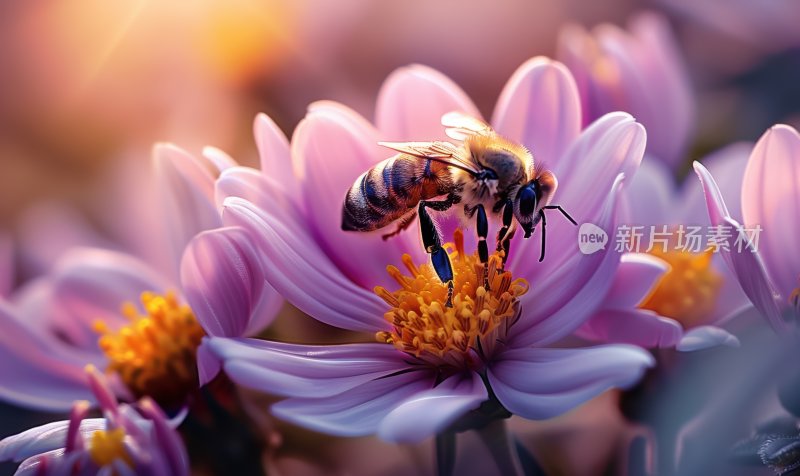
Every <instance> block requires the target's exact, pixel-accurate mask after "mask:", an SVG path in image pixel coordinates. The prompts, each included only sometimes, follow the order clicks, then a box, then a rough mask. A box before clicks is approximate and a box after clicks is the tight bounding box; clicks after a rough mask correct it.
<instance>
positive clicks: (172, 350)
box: [94, 292, 205, 408]
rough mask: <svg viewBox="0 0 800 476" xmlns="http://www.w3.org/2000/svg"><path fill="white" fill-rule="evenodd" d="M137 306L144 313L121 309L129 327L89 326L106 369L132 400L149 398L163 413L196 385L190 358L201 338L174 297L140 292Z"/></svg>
mask: <svg viewBox="0 0 800 476" xmlns="http://www.w3.org/2000/svg"><path fill="white" fill-rule="evenodd" d="M141 301H142V304H143V306H144V311H145V313H144V314H139V310H138V309H137V308H136V306H135V305H134V304H133V303H131V302H128V303H125V304H124V305H123V306H122V313H123V314H124V315H125V317H126V318H127V319H128V320H129V321H130V323H129V324H128V325H127V326H124V327H122V328H121V329H119V330H117V331H111V330H110V329H109V328H108V326H107V325H106V324H105V323H104V322H102V321H96V322H95V323H94V329H95V331H96V332H97V333H98V334H100V339H99V345H100V349H102V351H103V352H104V353H105V354H106V356H107V357H108V360H109V364H108V367H107V369H106V370H107V371H112V372H116V373H117V374H118V375H119V376H120V378H121V379H122V381H123V383H124V384H125V385H126V386H127V388H128V389H129V390H130V391H131V392H132V393H133V394H134V396H136V397H137V398H139V397H142V396H145V395H148V396H150V397H152V398H153V399H154V400H155V401H156V402H158V403H159V404H161V405H162V406H166V407H168V408H169V407H173V406H178V405H181V404H182V403H183V401H184V400H185V398H186V395H187V393H188V392H189V391H191V390H192V389H194V388H195V387H197V385H198V377H197V364H196V361H195V354H196V351H197V347H198V346H199V345H200V340H201V339H202V338H203V336H204V335H205V333H204V332H203V329H202V327H200V324H198V323H197V320H196V319H195V317H194V314H193V313H192V310H191V309H190V308H189V306H187V305H185V304H180V303H179V302H178V300H177V298H176V297H175V294H174V293H171V292H170V293H167V294H166V295H158V294H154V293H151V292H145V293H142V296H141Z"/></svg>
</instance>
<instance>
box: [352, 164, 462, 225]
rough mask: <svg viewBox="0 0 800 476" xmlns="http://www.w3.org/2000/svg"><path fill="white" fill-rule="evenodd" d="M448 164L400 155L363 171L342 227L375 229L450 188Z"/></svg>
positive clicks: (354, 185)
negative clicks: (420, 202)
mask: <svg viewBox="0 0 800 476" xmlns="http://www.w3.org/2000/svg"><path fill="white" fill-rule="evenodd" d="M450 184H452V181H451V180H450V174H449V171H448V170H447V167H446V166H444V165H443V164H440V163H436V162H432V161H430V160H421V159H419V158H418V157H412V156H408V155H403V154H401V155H398V156H395V157H392V158H389V159H386V160H384V161H383V162H380V163H379V164H377V165H376V166H375V167H373V168H371V169H369V170H368V171H366V172H364V173H363V174H361V176H360V177H358V178H357V179H356V181H355V183H353V185H352V186H351V187H350V190H348V191H347V196H346V197H345V201H344V208H343V210H342V229H343V230H347V231H372V230H377V229H379V228H383V227H384V226H386V225H388V224H390V223H391V222H393V221H395V220H397V219H399V218H400V217H402V216H403V215H405V214H406V213H408V211H409V209H411V208H414V207H416V205H417V204H418V203H419V201H420V200H424V199H428V198H433V197H435V196H438V195H442V194H445V193H447V192H448V191H449V187H450V186H451V185H450Z"/></svg>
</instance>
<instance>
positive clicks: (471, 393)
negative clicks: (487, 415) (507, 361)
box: [378, 372, 489, 443]
mask: <svg viewBox="0 0 800 476" xmlns="http://www.w3.org/2000/svg"><path fill="white" fill-rule="evenodd" d="M487 398H489V395H488V393H487V391H486V385H484V383H483V381H482V380H481V378H480V376H479V375H478V374H476V373H473V372H470V373H469V374H468V375H466V376H465V375H454V376H452V377H450V378H448V379H447V380H445V381H444V382H442V383H440V384H439V385H437V386H436V387H434V388H432V389H430V390H427V391H424V392H419V393H417V394H415V395H414V396H412V397H411V398H409V399H408V400H406V401H405V402H403V403H402V404H400V405H399V406H398V407H397V408H395V409H394V410H392V411H391V412H390V413H389V414H388V415H386V418H384V419H383V421H381V423H380V426H379V427H378V436H380V437H381V438H383V439H384V440H386V441H392V442H396V443H417V442H419V441H422V440H424V439H425V438H428V437H430V436H433V435H436V434H437V433H439V432H441V431H442V430H444V429H446V428H447V427H448V426H449V425H450V424H452V423H453V422H454V421H456V420H457V419H458V418H459V417H460V416H462V415H464V414H465V413H466V412H468V411H469V410H474V409H476V408H478V406H480V404H481V402H483V401H485V400H486V399H487Z"/></svg>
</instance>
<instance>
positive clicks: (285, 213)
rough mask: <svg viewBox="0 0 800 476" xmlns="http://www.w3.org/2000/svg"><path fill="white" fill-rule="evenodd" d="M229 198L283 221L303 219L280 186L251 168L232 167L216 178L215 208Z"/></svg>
mask: <svg viewBox="0 0 800 476" xmlns="http://www.w3.org/2000/svg"><path fill="white" fill-rule="evenodd" d="M228 197H238V198H243V199H245V200H248V201H250V202H253V203H254V204H256V205H258V206H260V207H261V208H263V209H264V210H269V212H270V213H271V214H272V215H275V216H279V217H280V218H281V219H283V220H284V221H290V220H291V221H294V222H299V221H300V220H301V219H302V216H303V212H302V211H301V210H300V208H298V205H297V204H296V202H294V201H293V200H292V198H291V197H290V196H289V195H288V194H287V191H286V189H285V187H284V185H283V184H281V183H278V182H276V181H275V180H274V179H272V178H270V177H268V176H266V175H264V174H263V173H262V172H260V171H258V170H255V169H252V168H250V167H231V168H230V169H228V170H225V171H224V172H223V173H222V174H221V175H220V176H219V178H218V179H217V182H216V192H215V200H216V203H217V206H218V207H220V208H222V207H223V206H224V204H225V199H227V198H228Z"/></svg>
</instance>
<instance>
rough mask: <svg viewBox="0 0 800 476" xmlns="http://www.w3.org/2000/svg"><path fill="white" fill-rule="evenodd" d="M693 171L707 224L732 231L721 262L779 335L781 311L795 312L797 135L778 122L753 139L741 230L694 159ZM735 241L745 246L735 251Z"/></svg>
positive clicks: (799, 265)
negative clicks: (701, 196) (756, 238)
mask: <svg viewBox="0 0 800 476" xmlns="http://www.w3.org/2000/svg"><path fill="white" fill-rule="evenodd" d="M694 169H695V172H697V175H698V176H699V177H700V181H701V183H702V185H703V190H704V192H705V198H706V206H707V208H708V215H709V218H710V220H711V224H712V225H716V226H727V227H729V229H730V230H731V236H730V238H729V239H728V240H727V244H728V247H727V248H728V249H727V250H722V251H721V252H722V255H723V257H724V258H725V262H726V263H727V264H728V266H729V267H730V269H731V272H732V273H733V275H734V276H735V277H736V279H737V280H738V282H739V284H740V285H741V287H742V290H743V291H744V292H745V294H746V295H747V297H748V298H750V301H752V303H753V305H754V306H755V307H756V308H757V309H758V310H759V311H760V312H761V313H762V314H763V315H764V316H765V317H766V318H767V320H768V321H769V322H770V324H772V326H773V327H774V328H775V329H776V330H777V331H778V332H780V333H784V332H785V331H786V329H787V324H786V322H785V320H784V318H783V315H784V313H786V314H788V315H792V316H795V317H796V316H797V315H798V299H797V296H798V293H797V289H798V285H800V282H798V277H799V276H800V254H798V253H797V252H796V248H797V245H796V243H795V241H794V237H795V236H796V235H797V233H798V230H800V209H798V204H799V203H800V192H799V191H800V135H798V133H797V131H796V130H795V129H793V128H792V127H790V126H786V125H782V124H779V125H776V126H773V127H771V128H770V129H769V130H767V132H765V133H764V135H763V136H761V138H760V139H759V140H758V143H756V146H755V148H754V149H753V152H752V153H751V154H750V158H749V160H748V162H747V168H746V169H745V173H744V178H743V179H742V187H741V194H740V197H741V211H742V212H741V213H742V219H743V225H744V227H743V228H742V225H740V224H739V221H738V220H737V219H736V218H735V216H733V215H732V214H731V211H730V210H734V208H731V209H729V208H728V206H727V205H726V203H725V199H724V195H723V193H722V192H721V191H720V187H719V186H718V185H717V183H716V181H715V180H714V178H713V177H712V175H711V173H710V172H709V171H708V170H707V169H706V168H705V167H703V166H702V165H701V164H699V163H695V165H694ZM758 228H760V231H759V232H758V233H757V236H758V240H757V241H756V240H755V239H753V238H754V236H755V235H753V233H751V236H750V237H748V236H747V233H746V231H745V230H756V229H758ZM749 238H750V239H749ZM737 240H741V243H745V244H746V245H747V246H746V247H744V248H743V249H741V250H739V249H738V248H739V245H737Z"/></svg>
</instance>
